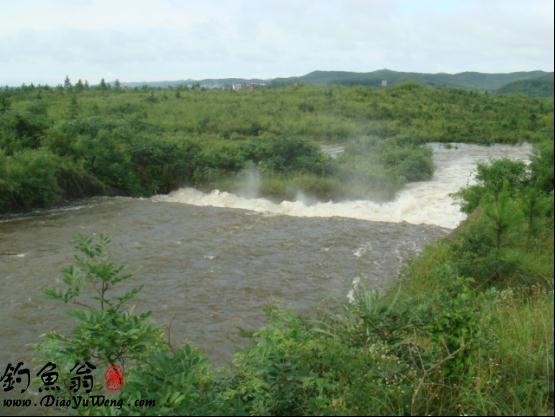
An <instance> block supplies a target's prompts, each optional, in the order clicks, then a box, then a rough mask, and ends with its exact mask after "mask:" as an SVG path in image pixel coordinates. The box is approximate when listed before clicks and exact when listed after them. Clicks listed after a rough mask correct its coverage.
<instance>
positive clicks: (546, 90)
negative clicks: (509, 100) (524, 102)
mask: <svg viewBox="0 0 555 417" xmlns="http://www.w3.org/2000/svg"><path fill="white" fill-rule="evenodd" d="M497 92H498V93H499V94H525V95H527V96H535V97H538V96H542V97H548V96H552V95H553V73H550V74H547V75H542V76H540V77H536V78H531V79H527V80H518V81H513V82H511V83H508V84H505V85H504V86H503V87H501V88H500V89H498V90H497Z"/></svg>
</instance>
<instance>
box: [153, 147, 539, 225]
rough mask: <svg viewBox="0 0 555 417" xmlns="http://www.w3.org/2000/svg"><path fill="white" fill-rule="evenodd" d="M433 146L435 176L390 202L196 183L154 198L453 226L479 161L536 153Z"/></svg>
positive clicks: (274, 212) (523, 157) (460, 216)
mask: <svg viewBox="0 0 555 417" xmlns="http://www.w3.org/2000/svg"><path fill="white" fill-rule="evenodd" d="M429 146H431V147H432V149H433V159H434V165H435V168H436V169H435V172H434V175H433V177H432V179H431V180H430V181H421V182H413V183H409V184H408V185H407V186H406V187H405V188H404V189H403V190H401V191H400V192H399V193H398V194H397V197H396V198H395V200H393V201H390V202H387V203H376V202H373V201H370V200H353V201H344V202H332V201H329V202H316V203H314V204H307V202H306V201H305V200H304V199H301V200H297V201H282V202H281V203H274V202H272V201H270V200H267V199H264V198H249V197H250V196H249V195H248V193H242V194H243V196H240V195H237V194H233V193H228V192H221V191H218V190H214V191H212V192H210V193H204V192H201V191H198V190H196V189H194V188H181V189H179V190H176V191H174V192H172V193H170V194H167V195H157V196H155V197H153V201H156V202H171V203H184V204H191V205H195V206H212V207H227V208H237V209H245V210H251V211H255V212H261V213H267V214H272V215H287V216H296V217H346V218H352V219H360V220H371V221H384V222H394V223H399V222H407V223H412V224H431V225H437V226H441V227H445V228H450V229H454V228H455V227H457V226H458V225H459V223H460V222H461V221H463V220H464V219H465V214H464V213H461V212H460V210H459V205H458V204H457V203H456V202H455V201H454V200H453V198H452V197H451V196H450V194H452V193H454V192H457V191H458V190H459V189H461V188H462V187H466V186H468V185H471V184H473V183H475V180H474V177H475V174H476V168H477V164H478V163H484V162H488V161H492V160H495V159H499V158H504V157H506V158H510V159H514V160H522V161H525V162H529V158H530V156H531V154H532V146H531V145H530V144H522V145H492V146H484V145H471V144H458V143H457V144H450V146H445V145H443V144H439V143H431V144H429ZM249 175H250V174H249ZM249 175H247V178H249ZM249 182H250V181H247V183H249ZM254 183H256V179H255V180H254ZM245 194H247V196H245Z"/></svg>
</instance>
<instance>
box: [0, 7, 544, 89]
mask: <svg viewBox="0 0 555 417" xmlns="http://www.w3.org/2000/svg"><path fill="white" fill-rule="evenodd" d="M0 63H1V65H0V84H6V83H8V84H20V83H23V82H26V83H29V82H35V83H36V82H41V83H44V82H48V83H59V82H61V81H62V80H63V78H64V77H65V75H66V74H68V75H69V76H70V77H71V78H73V79H76V78H86V79H88V80H89V81H91V82H98V80H99V79H100V78H101V77H105V78H108V75H109V76H110V77H111V76H115V77H118V78H120V79H122V80H129V81H137V80H160V79H183V78H209V77H227V76H242V77H251V76H259V77H274V76H287V75H301V74H303V73H306V72H309V71H312V70H315V69H328V70H330V69H338V70H339V69H340V70H352V71H372V70H375V69H380V68H391V69H395V70H401V71H419V72H439V71H443V72H459V71H466V70H475V71H483V72H508V71H516V70H532V69H544V70H550V71H552V70H553V4H552V2H551V1H547V0H529V1H526V2H522V1H503V2H501V1H498V0H488V1H487V2H483V1H478V0H468V1H458V0H453V1H443V0H441V1H439V0H438V1H435V0H423V1H418V2H415V1H414V0H397V1H385V0H375V1H365V0H327V1H316V0H304V1H293V0H280V1H276V0H265V1H258V0H256V1H255V0H242V1H231V0H220V1H208V0H205V1H203V2H198V1H178V0H164V1H151V0H133V1H131V0H121V1H117V2H108V1H105V0H79V1H75V0H72V1H70V0H60V1H52V2H44V1H34V0H19V1H18V2H10V3H9V4H3V5H2V13H1V14H0Z"/></svg>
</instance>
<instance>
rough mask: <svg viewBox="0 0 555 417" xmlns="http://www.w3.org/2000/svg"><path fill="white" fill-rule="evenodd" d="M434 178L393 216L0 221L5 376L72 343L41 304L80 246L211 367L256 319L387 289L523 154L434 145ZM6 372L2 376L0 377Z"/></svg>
mask: <svg viewBox="0 0 555 417" xmlns="http://www.w3.org/2000/svg"><path fill="white" fill-rule="evenodd" d="M433 147H434V161H435V164H436V173H435V175H434V177H433V179H432V180H431V181H426V182H420V183H413V184H410V185H409V186H408V187H406V189H405V190H403V191H402V192H400V193H399V195H398V197H397V199H396V200H395V201H393V202H390V203H387V204H382V205H379V204H376V203H373V202H370V201H351V202H343V203H332V202H323V203H317V204H312V205H307V204H305V203H303V202H301V201H297V202H282V203H281V204H276V203H272V202H270V201H268V200H265V199H260V198H251V199H248V198H243V197H238V196H236V195H233V194H229V193H220V192H217V191H214V192H212V193H208V194H206V193H201V192H199V191H196V190H193V189H182V190H178V191H176V192H174V193H171V194H169V195H167V196H156V197H154V198H152V199H134V198H121V197H119V198H95V199H90V200H86V201H85V202H83V203H82V204H81V205H79V206H74V207H69V208H65V209H58V210H50V211H42V212H38V213H35V214H33V215H28V216H19V217H11V218H7V219H5V220H2V221H0V279H1V280H2V291H1V293H0V317H1V318H2V327H1V328H0V329H1V330H0V340H1V341H2V342H1V343H2V349H0V368H2V370H3V369H4V367H5V365H6V364H7V363H8V362H12V363H13V362H18V361H20V360H26V361H29V360H30V356H31V353H30V352H31V350H30V347H29V346H28V344H30V343H36V342H38V341H39V335H40V334H41V333H43V332H45V331H48V330H59V331H61V332H65V331H67V329H69V328H70V327H71V325H72V320H71V319H70V318H68V317H67V316H66V315H65V311H66V310H67V308H66V307H65V306H63V305H60V303H57V302H54V301H50V300H46V299H45V298H44V296H43V295H42V289H43V288H45V287H52V286H60V284H61V279H60V276H61V274H60V270H61V269H62V267H64V266H65V265H68V264H70V263H71V262H72V257H73V250H72V244H71V239H72V238H73V237H74V236H75V235H76V234H77V233H86V234H91V233H101V232H107V233H109V234H110V235H111V236H112V240H113V244H112V251H113V253H114V255H115V256H116V258H117V259H118V260H119V261H120V262H122V263H125V264H128V265H130V268H131V270H134V271H136V276H135V278H134V279H133V281H134V282H133V284H144V289H143V291H142V292H141V293H140V295H139V297H138V298H137V300H136V305H137V310H139V311H145V310H151V311H152V312H153V316H154V318H155V319H156V320H157V322H158V323H159V324H161V325H168V324H169V323H170V322H171V323H172V325H171V338H172V341H173V342H178V341H181V340H184V339H187V340H191V341H193V342H194V343H195V344H197V345H199V346H201V347H202V348H203V350H204V351H205V352H207V353H208V354H209V355H210V356H211V358H212V359H214V360H215V361H216V362H217V363H224V362H226V361H228V360H229V359H230V357H231V354H232V351H233V348H234V346H237V345H238V344H240V343H241V341H242V339H241V338H240V336H239V332H238V328H240V327H242V328H256V327H257V326H259V325H260V324H261V323H262V322H263V313H262V307H263V306H264V305H266V304H268V303H272V302H279V303H282V304H284V305H287V306H290V307H292V308H295V309H297V310H300V311H306V310H310V309H313V308H315V307H318V306H319V305H322V304H323V303H327V302H329V301H330V300H336V299H340V300H344V299H345V297H346V296H347V295H348V294H349V291H350V290H351V288H352V286H353V282H356V280H357V277H359V276H361V275H362V276H363V277H364V278H362V279H364V280H365V282H366V285H367V286H370V287H383V286H385V285H387V283H388V282H390V281H391V280H392V279H393V278H394V277H395V275H396V274H397V272H398V271H399V268H400V267H401V266H402V262H403V261H404V260H405V259H406V258H407V257H409V256H411V255H413V254H414V253H416V252H417V251H418V250H420V249H421V248H422V247H423V246H424V245H425V244H426V243H428V242H430V241H431V240H433V239H437V238H439V237H441V236H443V235H445V234H446V233H447V232H448V229H449V228H454V227H456V225H457V224H458V223H459V222H460V221H461V220H462V219H463V215H462V214H461V213H459V211H458V207H457V206H456V205H454V204H453V201H452V199H451V197H449V193H452V192H454V191H456V190H458V189H459V188H460V187H461V186H465V185H467V184H468V183H469V182H470V181H471V178H472V175H473V171H474V169H475V166H476V163H477V162H479V161H487V160H488V159H489V158H496V157H500V156H511V157H514V158H518V159H526V158H527V157H528V155H529V152H530V149H531V148H530V147H529V146H520V147H511V146H501V145H496V146H492V147H482V146H476V145H457V148H453V149H446V148H444V147H442V146H440V145H433ZM2 370H0V371H2Z"/></svg>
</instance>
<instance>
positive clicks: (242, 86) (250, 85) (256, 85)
mask: <svg viewBox="0 0 555 417" xmlns="http://www.w3.org/2000/svg"><path fill="white" fill-rule="evenodd" d="M267 85H268V84H267V83H236V84H233V85H232V86H231V89H232V90H233V91H238V90H243V89H247V90H255V89H257V88H261V87H266V86H267Z"/></svg>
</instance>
